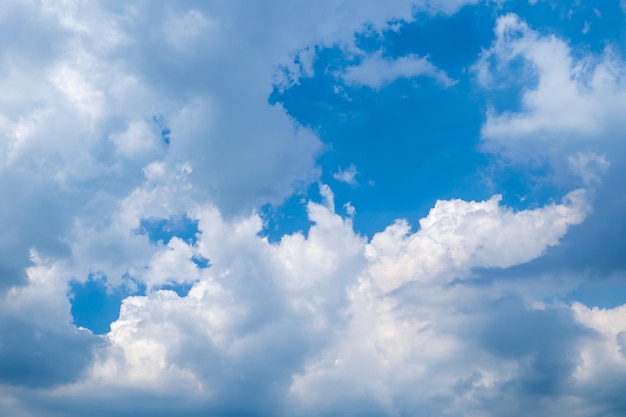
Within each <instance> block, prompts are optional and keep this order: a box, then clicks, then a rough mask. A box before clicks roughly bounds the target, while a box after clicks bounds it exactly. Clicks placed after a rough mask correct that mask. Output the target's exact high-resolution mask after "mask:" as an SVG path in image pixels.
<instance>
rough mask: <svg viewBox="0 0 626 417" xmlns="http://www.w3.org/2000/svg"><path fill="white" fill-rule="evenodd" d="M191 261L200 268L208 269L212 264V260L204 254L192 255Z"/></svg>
mask: <svg viewBox="0 0 626 417" xmlns="http://www.w3.org/2000/svg"><path fill="white" fill-rule="evenodd" d="M191 262H193V263H194V264H196V266H197V267H198V268H199V269H206V268H208V267H210V266H211V262H210V261H209V259H207V258H205V257H204V256H202V255H199V254H195V255H193V256H192V257H191Z"/></svg>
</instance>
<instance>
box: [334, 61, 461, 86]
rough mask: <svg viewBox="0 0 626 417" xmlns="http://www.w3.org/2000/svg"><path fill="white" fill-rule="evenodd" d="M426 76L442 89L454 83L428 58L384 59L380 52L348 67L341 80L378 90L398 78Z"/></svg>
mask: <svg viewBox="0 0 626 417" xmlns="http://www.w3.org/2000/svg"><path fill="white" fill-rule="evenodd" d="M419 76H427V77H431V78H434V79H435V80H436V81H437V82H439V83H441V84H442V85H443V86H444V87H450V86H451V85H453V84H454V83H455V81H454V80H452V79H450V78H449V77H448V75H447V74H446V73H445V72H444V71H442V70H440V69H439V68H437V67H436V66H434V65H433V64H432V63H431V62H430V61H428V58H425V57H419V56H417V55H408V56H404V57H399V58H396V59H388V58H384V57H383V56H382V54H381V53H380V52H377V53H375V54H373V55H371V56H367V57H365V58H364V59H363V61H362V62H361V63H360V64H359V65H356V66H351V67H348V68H347V69H346V70H345V71H344V72H343V73H342V74H341V78H343V80H344V81H345V82H346V83H348V84H353V85H364V86H367V87H371V88H374V89H379V88H381V87H384V86H385V85H387V84H390V83H391V82H393V81H395V80H396V79H398V78H414V77H419Z"/></svg>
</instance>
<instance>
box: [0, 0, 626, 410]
mask: <svg viewBox="0 0 626 417" xmlns="http://www.w3.org/2000/svg"><path fill="white" fill-rule="evenodd" d="M466 3H472V1H463V0H450V1H430V2H420V1H411V0H394V1H390V2H385V3H384V4H383V3H381V2H379V1H375V0H367V1H363V0H360V1H356V0H354V1H353V0H345V1H342V2H337V1H334V0H324V1H322V2H315V3H312V2H293V1H263V2H254V3H251V4H246V5H243V4H241V3H240V2H217V3H211V4H199V3H198V2H182V3H177V4H176V5H165V4H154V3H147V2H138V3H134V4H130V5H129V4H127V3H126V2H119V1H113V2H95V3H93V4H91V5H90V6H89V7H85V4H84V3H83V2H81V1H66V2H61V3H59V2H52V1H42V2H13V1H8V2H4V3H3V14H2V16H0V19H1V21H0V23H2V25H1V26H2V27H3V28H5V30H7V31H10V33H11V34H12V36H10V37H9V36H5V37H2V39H1V40H0V46H2V54H1V55H0V69H1V71H0V86H1V87H2V91H3V94H2V97H0V127H1V128H2V129H1V132H0V139H1V140H0V193H2V195H3V196H9V198H8V199H9V200H10V202H9V203H8V204H2V205H0V237H1V239H0V298H2V303H0V330H1V331H0V333H1V334H2V338H1V339H0V386H1V388H2V389H1V390H0V412H1V413H3V415H8V416H11V417H13V416H28V417H31V416H53V415H67V416H73V415H94V416H97V415H102V416H104V415H120V416H123V415H131V414H132V415H137V414H138V413H139V414H140V413H145V414H150V415H172V414H178V415H190V416H191V415H206V414H207V413H213V414H218V415H235V414H237V413H239V414H246V415H268V414H271V415H302V416H306V415H337V414H359V415H360V414H364V413H365V412H368V413H374V414H382V415H389V414H391V415H409V414H410V415H413V414H415V413H416V412H423V413H430V414H438V415H462V414H463V413H465V412H466V411H467V410H471V412H474V413H475V414H476V415H481V414H482V415H494V416H495V415H503V413H504V412H506V410H507V408H506V407H507V406H506V404H505V403H504V401H505V400H506V401H509V402H510V401H518V404H520V403H522V402H523V399H524V398H526V397H525V396H528V397H531V396H533V395H534V396H535V398H536V397H537V396H539V398H541V399H542V400H543V401H544V402H545V403H549V404H550V406H551V407H552V408H550V407H545V408H542V409H541V410H537V413H536V414H537V415H542V414H541V413H543V415H554V410H560V411H561V412H562V411H563V410H566V411H568V412H569V411H571V412H570V413H569V415H575V413H574V412H576V410H580V409H593V410H600V411H603V410H604V409H603V408H602V400H604V399H606V398H608V396H610V395H616V393H615V391H614V390H613V391H611V390H608V391H601V390H600V392H599V388H598V386H599V385H598V380H599V379H600V378H601V377H602V375H604V374H605V373H606V372H608V370H609V369H611V370H612V372H613V373H612V374H611V375H613V376H614V378H615V380H622V379H623V375H624V373H623V372H622V371H623V369H624V368H623V358H624V355H623V350H624V336H623V335H624V333H623V332H624V331H626V330H625V329H623V328H622V327H623V326H622V327H620V325H619V324H615V325H613V324H612V325H610V326H608V327H607V325H606V322H607V321H611V322H617V321H618V320H617V318H616V317H618V315H619V314H621V310H615V311H611V312H604V311H596V310H593V309H591V310H590V309H588V308H587V307H584V306H580V305H574V307H572V308H570V307H568V306H564V305H559V304H558V303H557V304H550V303H547V304H546V303H544V302H543V301H545V300H542V299H541V297H540V296H537V295H535V294H533V293H532V291H531V290H529V291H528V292H522V291H521V290H520V289H519V286H520V283H519V282H517V283H509V282H507V281H506V280H503V281H502V282H498V283H487V284H485V283H483V282H477V281H479V280H476V279H475V278H476V275H475V273H476V269H478V268H487V269H489V270H492V271H495V273H499V271H501V269H503V268H508V267H510V266H513V265H517V264H520V263H524V262H528V261H531V260H533V259H536V258H537V257H540V256H541V255H542V254H544V253H545V252H546V251H549V250H550V248H553V247H555V246H556V245H557V244H558V243H559V242H560V241H561V239H563V238H564V236H565V235H566V232H567V231H568V229H569V228H570V226H572V225H576V224H579V223H581V222H582V221H583V220H584V219H585V217H586V216H587V215H588V214H589V212H590V207H589V204H590V197H589V195H588V193H587V192H586V191H584V190H577V191H573V192H571V193H569V194H567V195H566V196H565V198H564V199H563V200H562V201H561V202H559V203H549V204H546V205H544V206H543V207H539V208H532V209H526V210H520V211H515V210H512V209H509V208H507V207H504V206H503V205H502V204H501V201H500V198H499V197H497V196H495V197H493V198H491V199H489V200H486V201H478V202H475V201H463V200H455V199H453V200H442V201H439V202H437V203H436V204H435V206H434V207H433V208H432V210H431V211H430V213H429V214H428V215H427V216H426V217H424V218H423V219H422V220H421V221H420V222H419V228H418V230H417V231H412V229H411V226H410V225H409V223H408V222H407V221H402V220H400V221H398V222H396V223H394V224H392V225H390V226H389V227H387V228H386V229H385V230H383V231H381V232H379V233H377V234H376V235H375V236H374V237H373V238H372V239H368V238H366V237H364V236H361V235H359V234H358V233H356V232H355V230H354V228H353V225H352V216H353V215H354V212H355V209H354V207H353V206H352V205H350V204H346V205H345V206H344V207H345V209H346V212H347V213H348V217H347V218H343V217H341V216H339V215H338V214H336V213H335V203H334V196H333V193H332V191H331V189H330V188H329V187H328V186H326V185H322V186H321V189H320V193H321V195H322V197H323V204H317V203H314V202H310V203H309V204H308V205H307V211H308V217H309V220H310V221H311V223H312V224H313V225H312V226H311V228H310V229H309V230H308V231H307V232H306V233H304V232H299V233H294V234H287V235H284V236H282V238H281V239H280V241H279V242H277V243H271V242H270V241H269V240H268V239H267V238H265V237H263V236H262V233H261V232H262V228H263V221H262V219H261V218H260V217H259V216H258V215H256V214H253V215H250V212H251V211H253V210H254V208H255V207H258V206H259V205H261V204H265V203H278V202H280V201H282V200H283V199H284V198H286V197H287V196H289V195H291V193H292V192H293V191H294V190H295V189H297V188H298V187H299V186H301V185H303V184H310V183H311V182H314V181H315V180H317V178H318V176H319V171H318V169H317V168H316V166H315V160H316V156H317V155H318V154H319V152H320V151H321V150H322V146H321V142H320V141H319V140H318V138H317V137H316V136H315V135H314V134H313V133H312V132H311V131H310V130H309V129H307V128H305V127H303V126H298V125H297V124H295V123H294V121H293V120H292V119H291V118H290V117H289V116H288V115H287V114H286V113H285V111H284V109H282V108H281V107H280V106H279V105H275V106H272V105H270V104H268V100H267V97H268V94H269V92H270V91H271V89H272V83H273V82H278V81H280V80H278V81H277V78H280V77H277V73H283V72H284V74H283V75H285V76H286V78H287V83H289V82H297V80H298V79H299V77H301V76H302V74H304V73H307V71H311V66H310V65H309V64H310V60H311V59H312V58H311V56H310V55H309V56H308V58H309V60H308V61H307V59H306V57H305V55H306V54H313V53H314V52H315V50H316V49H315V48H316V47H318V46H321V47H324V46H337V47H340V48H346V49H351V48H354V34H355V33H356V32H358V31H360V30H363V29H365V28H368V29H369V30H374V31H381V30H384V29H387V28H389V27H390V25H393V24H397V23H398V22H405V21H410V20H412V19H413V18H414V14H415V13H416V12H417V11H420V10H421V11H429V12H433V13H452V12H454V11H455V10H457V9H458V8H459V7H461V6H463V5H464V4H466ZM383 6H384V7H383ZM259 16H263V19H259ZM24 28H29V29H28V30H26V29H24ZM511 33H517V34H521V35H520V36H509V35H510V34H511ZM498 42H500V43H498ZM511 45H512V46H511ZM564 45H565V44H564V43H562V42H561V41H559V40H557V39H556V38H544V37H541V36H539V35H538V34H536V33H535V32H533V31H532V30H531V29H529V28H528V27H527V26H526V25H525V24H524V23H522V22H521V21H520V20H519V19H517V18H515V17H512V16H508V17H505V18H503V19H501V20H500V21H499V24H498V28H497V40H496V43H494V46H493V47H492V48H491V49H490V50H489V51H487V52H485V55H484V57H483V59H482V60H481V61H480V63H479V64H478V67H477V68H479V69H480V68H483V69H484V71H483V72H482V73H484V74H491V72H490V70H489V68H487V66H486V64H484V65H483V63H484V62H487V61H488V60H490V59H492V58H494V59H496V60H501V61H506V59H508V58H509V57H511V56H513V55H514V54H518V55H519V54H522V55H523V56H524V57H526V58H527V59H529V60H532V59H535V61H532V62H534V63H535V65H537V67H538V68H539V69H540V70H541V71H543V70H544V69H545V74H548V75H550V74H552V73H556V74H557V75H559V77H560V76H561V75H563V74H566V75H567V74H570V73H571V71H573V69H572V68H578V67H577V65H578V64H576V62H577V61H575V60H572V59H571V58H570V57H569V51H568V49H567V47H566V46H564ZM507 48H508V49H507ZM510 49H512V50H513V52H510V51H509V50H510ZM544 50H547V51H548V52H545V51H544ZM507 51H509V52H507ZM544 52H545V53H544ZM507 54H508V55H507ZM512 54H513V55H512ZM296 56H300V57H304V58H303V59H299V60H297V62H299V63H300V64H293V63H294V62H295V61H294V57H296ZM553 56H556V57H558V58H561V59H562V61H563V60H564V61H563V62H565V64H564V66H563V63H562V62H561V63H559V62H556V63H555V62H552V61H550V58H551V57H553ZM307 62H309V64H307ZM616 62H617V61H615V60H614V59H613V57H612V56H611V55H610V53H609V52H608V51H607V53H606V54H605V56H604V57H603V60H601V62H600V63H598V64H597V65H595V64H594V65H589V66H588V67H587V66H584V65H583V67H582V68H583V69H584V70H585V71H587V69H588V68H591V69H589V70H588V72H586V73H585V74H586V76H585V77H582V78H584V79H585V80H587V79H588V80H590V81H585V82H584V83H583V81H579V80H578V79H575V80H573V81H572V79H571V77H570V78H568V80H569V81H563V82H562V83H561V84H559V85H561V86H562V87H563V88H565V90H564V91H566V92H568V94H569V95H568V96H567V97H569V98H570V99H571V100H568V101H563V102H559V103H557V104H558V105H559V106H560V105H565V106H571V107H572V112H573V114H577V115H580V116H581V119H580V120H577V121H576V123H578V124H577V125H575V126H574V127H576V129H580V131H581V132H582V133H583V134H589V135H591V134H595V133H597V131H598V129H604V127H603V126H604V125H603V124H602V123H600V121H602V120H609V119H606V118H607V117H609V118H610V117H613V116H611V115H608V116H606V115H603V116H598V115H599V114H600V113H602V112H601V111H599V110H597V109H596V108H595V107H593V106H592V105H591V104H585V103H582V101H581V100H579V99H578V97H577V96H576V94H587V95H588V96H585V98H586V99H587V98H589V99H590V101H591V102H592V104H593V103H599V102H600V101H602V100H600V98H598V97H600V95H599V94H600V93H602V97H603V99H605V98H606V97H609V99H610V100H608V101H609V102H611V103H613V104H614V105H617V106H619V105H620V104H621V101H620V100H621V87H620V86H621V84H620V82H621V81H619V80H620V78H619V71H617V69H616V68H617V67H616V65H614V64H615V63H616ZM543 63H545V65H544V66H542V65H543ZM294 65H295V68H294ZM581 65H582V64H581ZM285 68H286V70H285V71H282V69H285ZM251 69H253V70H251ZM568 71H569V72H568ZM581 71H582V70H581ZM583 72H584V71H583ZM541 74H544V73H543V72H541ZM418 75H426V76H430V77H433V78H435V79H436V80H438V81H439V82H441V83H442V84H443V85H450V84H451V83H453V81H452V80H450V79H449V78H448V77H447V76H446V75H445V73H443V72H442V71H441V70H439V69H437V68H435V67H434V66H432V64H430V63H429V61H428V60H427V59H426V58H424V57H418V56H414V55H410V56H406V57H403V58H399V59H397V60H394V61H388V60H386V59H384V58H382V57H381V56H380V55H376V54H375V55H373V56H371V57H369V58H365V59H364V61H363V62H362V63H361V64H360V65H359V66H355V67H351V68H348V70H347V71H346V73H345V74H344V75H343V76H344V77H346V79H347V80H351V82H354V83H357V84H363V85H369V86H371V87H373V88H380V87H382V86H384V85H385V84H387V83H389V82H391V81H392V80H393V79H395V78H398V77H414V76H418ZM546 76H547V75H546ZM488 78H489V77H485V78H484V79H485V80H487V79H488ZM582 78H581V79H582ZM568 83H569V84H568ZM571 83H574V87H572V85H570V84H571ZM576 83H578V84H576ZM581 83H582V84H581ZM579 84H580V85H583V84H584V86H585V87H586V88H588V89H590V91H591V92H584V93H580V92H579V90H578V87H579ZM539 85H540V87H541V88H543V87H544V84H541V82H540V83H539ZM546 88H548V87H546ZM611 88H613V90H615V91H614V92H612V93H610V94H609V90H611ZM542 91H543V90H542ZM597 92H599V93H597ZM531 93H532V91H531V92H529V93H528V94H530V96H529V98H528V99H526V101H525V103H526V107H525V108H524V109H525V110H524V111H523V112H522V113H520V114H515V115H506V114H498V113H493V114H490V116H489V119H488V121H487V124H486V125H485V129H484V135H485V137H486V138H492V137H495V136H497V135H500V133H502V132H503V131H505V130H506V129H505V128H504V127H503V126H505V125H507V124H508V125H509V126H510V127H512V128H516V129H518V131H519V132H522V133H523V134H529V133H533V132H537V131H543V130H546V131H548V130H550V129H565V130H567V129H570V128H572V126H571V125H570V124H568V123H570V122H568V121H566V120H564V119H559V118H551V117H547V116H546V114H547V115H548V116H549V115H550V114H551V112H552V113H556V110H555V108H556V106H557V104H554V103H552V102H550V101H546V102H545V103H544V102H543V100H539V99H538V98H537V95H538V94H539V93H537V94H535V96H533V95H532V94H531ZM596 93H597V94H598V96H597V97H596V95H594V94H596ZM541 94H543V95H541V97H544V96H545V95H546V94H547V96H549V94H548V93H543V92H542V93H541ZM533 97H534V98H533ZM611 100H612V101H611ZM551 103H552V104H551ZM551 106H553V107H551ZM589 106H591V107H589ZM594 110H597V111H595V112H594ZM585 111H590V112H591V115H584V114H583V113H584V112H585ZM594 117H596V118H595V119H594ZM610 120H611V122H612V121H613V119H610ZM615 120H617V119H615ZM546 121H551V122H555V123H556V124H552V125H550V126H551V127H550V126H548V125H547V124H546V123H547V122H546ZM616 123H617V122H616ZM520 126H521V127H520ZM546 126H548V127H546ZM542 129H543V130H542ZM513 130H514V129H513ZM513 136H514V135H513ZM581 152H582V151H581ZM606 163H607V161H606V160H605V159H604V158H603V157H602V156H601V155H600V154H599V153H579V154H575V155H574V156H572V158H571V159H570V164H571V166H572V167H573V169H575V170H576V172H577V175H580V177H581V178H582V179H583V180H584V181H585V185H586V186H593V185H594V184H596V183H597V182H598V180H597V177H598V176H600V174H601V171H602V170H603V169H605V166H606ZM336 175H338V176H337V177H336V179H337V180H340V181H344V182H347V183H352V182H354V181H355V176H356V175H357V171H356V168H355V167H353V166H349V167H348V168H346V169H345V170H343V171H340V172H339V173H336ZM176 216H186V217H187V218H190V219H192V220H194V221H197V222H198V230H199V234H198V236H197V237H198V238H197V241H196V240H190V241H185V240H183V239H180V238H177V237H172V238H171V239H169V240H167V241H160V242H159V241H156V242H155V241H151V240H150V238H149V236H147V235H146V234H142V233H140V231H141V226H142V224H144V223H145V220H146V219H170V218H174V217H176ZM197 257H200V258H202V259H208V260H209V262H210V267H208V268H204V267H199V266H198V265H197V263H196V262H194V259H195V258H197ZM89 276H97V277H100V278H101V279H102V282H104V283H106V285H108V286H120V285H126V284H128V281H129V280H130V281H132V282H139V283H142V284H145V294H136V295H134V296H132V297H127V298H126V299H125V300H123V302H122V306H121V309H120V312H119V318H118V319H117V320H116V321H115V322H113V323H112V324H111V331H110V332H109V333H108V334H106V335H105V336H102V337H100V336H95V335H93V334H92V333H91V332H90V331H89V330H87V329H81V328H77V327H76V326H75V325H74V324H73V323H72V316H71V310H70V300H69V299H68V297H70V295H68V291H69V288H68V282H70V281H78V282H84V281H86V280H87V279H88V277H89ZM534 279H535V277H533V278H528V283H529V286H530V287H532V288H533V289H534V288H535V287H534V285H535V284H536V282H535V281H534ZM168 285H189V286H191V289H190V291H189V293H188V294H186V295H182V296H181V295H179V294H177V293H176V292H174V291H169V290H164V289H162V288H163V287H164V286H168ZM481 285H483V287H481ZM484 286H486V287H487V290H485V287H484ZM545 292H547V293H549V292H550V291H548V290H546V291H545ZM605 316H606V317H609V319H606V318H605ZM511 323H513V324H514V326H515V329H513V330H511V328H510V324H511ZM516 329H523V330H524V331H527V332H531V331H536V332H537V334H539V335H541V336H542V337H540V338H536V339H526V338H521V336H520V335H519V334H518V333H517V332H516V331H515V330H516ZM594 332H595V333H594ZM598 335H600V336H598ZM606 352H610V354H611V356H607V357H608V358H609V359H607V362H606V363H602V360H601V359H600V360H598V359H597V358H596V356H597V355H604V354H605V353H606ZM605 356H606V355H605ZM581 363H582V365H581ZM620 378H621V379H620ZM568 384H570V385H569V386H574V387H575V389H574V390H573V391H571V390H570V391H569V392H565V390H564V388H563V387H564V386H567V385H568ZM589 393H591V394H593V395H591V396H589V395H587V394H589ZM603 395H604V397H603ZM572 397H573V398H574V400H572ZM242 398H245V401H242ZM571 401H574V402H575V404H573V405H572V402H571ZM581 404H582V405H583V406H584V407H587V408H581ZM613 404H615V402H613ZM609 411H611V410H609ZM557 414H558V413H557ZM566 414H567V413H566Z"/></svg>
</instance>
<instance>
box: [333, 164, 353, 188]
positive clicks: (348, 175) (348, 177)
mask: <svg viewBox="0 0 626 417" xmlns="http://www.w3.org/2000/svg"><path fill="white" fill-rule="evenodd" d="M358 173H359V172H358V171H357V169H356V166H354V164H350V165H348V168H346V169H341V167H340V168H339V170H338V171H337V172H335V173H334V174H333V178H334V179H336V180H337V181H341V182H345V183H346V184H349V185H357V181H356V176H357V175H358Z"/></svg>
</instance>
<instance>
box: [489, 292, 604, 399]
mask: <svg viewBox="0 0 626 417" xmlns="http://www.w3.org/2000/svg"><path fill="white" fill-rule="evenodd" d="M488 314H489V316H490V317H489V318H488V319H487V322H486V324H485V327H484V328H483V329H482V332H481V334H480V341H481V343H482V345H483V346H484V347H485V349H486V350H487V351H489V352H491V353H492V354H494V355H496V356H499V357H502V358H506V359H511V360H515V361H517V362H518V363H519V364H520V370H519V372H518V374H517V375H516V376H515V377H514V378H513V379H512V380H510V381H508V382H506V384H505V387H504V388H505V389H514V390H519V391H520V392H521V393H523V394H524V395H531V396H553V395H560V394H563V393H564V391H565V390H566V389H567V387H568V386H569V384H570V378H571V375H572V372H573V370H574V368H575V366H576V361H577V358H578V352H577V347H578V346H579V341H580V340H581V339H582V338H584V337H592V335H593V334H592V332H591V331H590V330H588V329H586V328H584V327H582V326H581V325H579V324H578V323H577V322H576V321H575V320H574V317H573V316H572V313H571V311H570V310H565V309H559V308H547V309H545V310H538V309H533V310H529V309H526V308H525V307H524V306H523V305H522V303H521V301H520V300H518V299H502V300H499V301H497V302H495V303H494V304H493V305H492V306H491V308H490V309H489V310H488Z"/></svg>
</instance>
